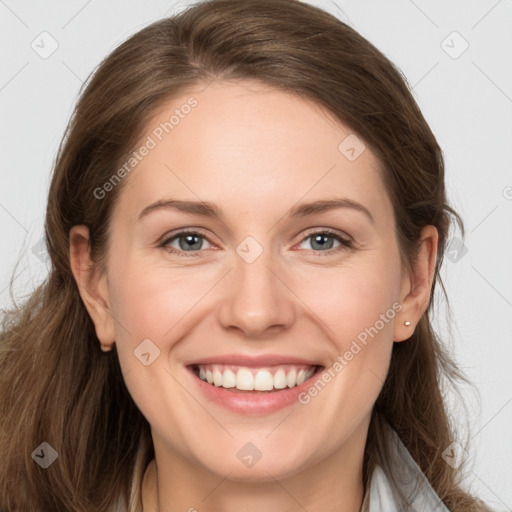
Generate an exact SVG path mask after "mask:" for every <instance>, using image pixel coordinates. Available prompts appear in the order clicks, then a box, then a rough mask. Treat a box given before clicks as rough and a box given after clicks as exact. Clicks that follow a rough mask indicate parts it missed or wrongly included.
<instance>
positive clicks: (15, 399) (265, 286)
mask: <svg viewBox="0 0 512 512" xmlns="http://www.w3.org/2000/svg"><path fill="white" fill-rule="evenodd" d="M450 216H451V217H453V218H454V219H455V220H457V222H459V224H460V225H461V227H462V223H461V220H460V218H459V216H458V215H457V213H456V212H455V211H454V210H453V209H452V208H451V207H450V206H449V205H448V204H447V201H446V196H445V188H444V169H443V159H442V154H441V150H440V148H439V146H438V144H437V142H436V140H435V138H434V136H433V134H432V132H431V131H430V129H429V127H428V126H427V123H426V122H425V120H424V118H423V116H422V114H421V113H420V111H419V109H418V107H417V105H416V103H415V101H414V99H413V98H412V96H411V94H410V92H409V91H408V89H407V86H406V84H405V83H404V81H403V79H402V77H401V75H400V73H399V72H398V71H397V70H396V69H395V68H394V66H393V65H392V64H391V63H390V62H389V61H388V60H387V59H386V58H385V57H384V56H383V55H382V54H381V53H380V52H379V51H378V50H377V49H376V48H374V47H373V46H372V45H371V44H370V43H369V42H368V41H366V40H365V39H364V38H362V37H361V36H360V35H359V34H357V33H356V32H355V31H354V30H353V29H351V28H350V27H348V26H347V25H345V24H344V23H342V22H341V21H339V20H337V19H336V18H334V17H333V16H331V15H329V14H327V13H325V12H323V11H321V10H320V9H318V8H315V7H312V6H309V5H305V4H301V3H299V2H296V1H293V0H243V1H233V0H212V1H209V2H204V3H201V4H198V5H196V6H193V7H192V8H189V9H188V10H186V11H185V12H183V13H181V14H179V15H177V16H175V17H172V18H168V19H164V20H161V21H159V22H157V23H154V24H153V25H150V26H149V27H146V28H145V29H143V30H141V31H140V32H139V33H137V34H135V35H134V36H132V37H131V38H130V39H128V40H127V41H126V42H124V43H123V44H122V45H120V46H119V47H118V48H117V49H116V50H115V51H114V52H113V53H112V54H111V55H110V56H108V58H107V59H105V61H104V62H102V64H101V65H100V66H99V68H98V69H97V71H96V72H95V74H94V76H93V77H92V79H91V80H90V82H89V83H88V85H87V87H86V88H85V90H84V91H83V93H82V95H81V98H80V100H79V102H78V104H77V107H76V111H75V114H74V116H73V118H72V120H71V122H70V125H69V127H68V130H67V132H66V136H65V138H64V140H63V143H62V145H61V147H60V149H59V154H58V158H57V162H56V165H55V171H54V175H53V179H52V184H51V188H50V193H49V198H48V207H47V217H46V239H47V245H48V251H49V255H50V257H51V263H52V268H51V271H50V275H49V276H48V279H47V280H46V282H45V283H43V284H42V285H41V286H40V287H39V288H38V289H37V290H36V291H35V292H34V294H33V295H32V296H31V297H30V299H29V300H28V301H27V303H26V304H25V305H24V306H23V308H21V309H20V310H19V311H15V312H12V313H11V314H10V315H9V316H6V317H5V319H4V325H3V332H2V336H1V347H2V351H1V356H0V357H1V360H0V361H1V368H2V379H1V383H0V406H1V408H2V411H5V415H4V417H3V419H2V422H1V441H0V442H1V445H0V447H1V449H2V452H3V457H4V464H3V466H2V473H1V474H0V508H1V509H2V510H7V511H11V510H16V511H18V510H52V511H55V510H59V511H61V510H72V511H91V510H98V511H112V510H117V511H121V510H122V511H124V510H129V511H130V512H135V511H144V512H151V511H156V510H159V511H163V510H165V511H172V512H173V511H177V510H189V511H193V510H198V511H201V510H208V511H217V510H218V511H220V510H222V511H234V510H240V509H241V510H244V511H256V510H258V511H259V510H267V511H278V510H279V511H282V510H309V511H316V510H344V511H360V510H362V511H370V512H375V511H377V510H386V511H391V512H392V511H394V510H396V511H398V510H414V511H418V512H419V511H427V510H428V511H431V510H436V511H446V510H450V511H457V512H458V511H485V510H488V509H487V508H486V506H485V505H484V504H483V503H481V502H480V501H479V500H477V499H475V498H473V497H471V496H470V495H469V494H467V493H466V492H465V491H464V490H463V489H462V488H461V487H460V486H459V484H458V481H459V476H460V470H461V465H460V461H455V459H456V457H455V456H454V455H453V453H454V450H455V448H456V446H457V445H456V444H454V443H455V438H454V433H453V431H452V426H451V425H450V423H449V420H448V412H447V409H446V406H445V403H444V401H443V395H442V393H441V388H440V386H441V384H442V382H443V379H444V378H446V377H447V378H449V379H453V378H455V377H461V375H460V374H459V372H458V370H457V368H456V366H455V365H454V363H453V362H452V361H451V360H450V359H449V357H448V355H447V354H446V353H445V352H444V350H443V347H442V344H441V342H440V341H439V340H438V339H437V337H436V335H435V333H434V332H433V330H432V327H431V323H430V319H429V313H430V312H431V311H432V308H433V305H434V302H433V291H434V289H435V285H436V283H437V281H438V280H439V279H440V278H439V268H440V265H441V263H442V259H443V253H444V246H445V241H446V237H447V233H448V229H449V226H450V221H451V217H450ZM447 450H448V452H447ZM447 453H448V455H447Z"/></svg>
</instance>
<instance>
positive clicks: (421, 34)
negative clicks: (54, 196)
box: [0, 0, 512, 511]
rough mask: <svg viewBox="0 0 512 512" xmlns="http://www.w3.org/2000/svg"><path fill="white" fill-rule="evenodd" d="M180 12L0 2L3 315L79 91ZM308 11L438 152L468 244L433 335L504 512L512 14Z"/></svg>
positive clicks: (475, 7) (29, 263)
mask: <svg viewBox="0 0 512 512" xmlns="http://www.w3.org/2000/svg"><path fill="white" fill-rule="evenodd" d="M187 3H188V2H186V1H182V2H179V3H178V2H172V1H164V0H151V1H145V2H137V1H135V0H131V1H126V0H124V1H121V0H112V1H109V2H108V3H107V2H100V1H99V0H89V1H68V0H66V1H64V0H61V1H57V0H52V1H50V2H36V1H35V0H30V1H25V2H15V1H14V0H0V51H1V57H0V59H1V67H0V109H1V110H0V119H1V122H0V158H1V164H0V184H1V185H0V187H1V188H0V229H1V245H0V265H1V269H2V270H1V273H0V302H1V305H2V307H5V306H6V305H7V304H8V301H9V289H8V285H9V281H10V278H11V275H12V273H13V272H14V270H15V264H16V263H17V262H18V266H17V267H16V275H17V276H18V277H17V279H16V281H15V286H14V291H15V293H16V294H17V296H18V298H21V296H23V294H28V293H29V292H30V290H31V287H32V286H34V285H36V284H37V283H38V282H39V281H40V280H41V279H42V278H43V277H44V276H45V274H46V272H47V267H46V264H45V262H44V253H43V254H42V255H41V254H39V255H38V251H37V247H38V245H37V244H38V242H39V241H40V240H41V237H42V234H43V221H44V210H45V206H46V196H47V191H48V185H49V176H50V171H51V168H52V165H53V162H54V159H55V155H56V152H57V147H58V144H59V142H60V139H61V137H62V134H63V131H64V128H65V125H66V123H67V121H68V119H69V116H70V115H71V112H72V108H73V105H74V103H75V101H76V99H77V95H78V92H79V88H80V86H81V85H82V82H83V81H84V80H85V79H86V77H87V76H88V75H89V73H90V72H91V71H92V70H93V69H94V68H95V67H96V65H98V64H99V62H100V61H101V60H102V59H103V58H104V57H105V56H106V55H107V54H108V53H109V52H110V51H111V50H113V49H114V48H115V47H116V46H117V45H118V44H119V43H120V42H121V41H123V40H124V39H126V38H127V37H128V36H130V35H131V34H133V33H134V32H136V31H137V30H139V29H141V28H142V27H144V26H145V25H147V24H149V23H151V22H153V21H155V20H157V19H159V18H161V17H164V16H166V15H170V14H172V13H173V12H175V11H177V10H181V9H182V8H183V7H184V6H185V5H187ZM311 3H314V4H315V5H319V6H321V7H323V8H325V9H326V10H328V11H330V12H332V13H333V14H335V15H336V16H338V17H339V18H340V19H342V20H343V21H345V22H347V23H348V24H349V25H351V26H352V27H354V28H355V29H356V30H358V31H359V32H360V33H361V34H362V35H363V36H365V37H366V38H368V39H369V40H370V41H371V42H372V43H374V44H375V45H376V46H377V47H378V48H379V49H380V50H381V51H383V52H384V53H385V54H386V55H387V56H388V57H389V58H390V59H391V60H392V61H393V62H394V63H395V64H396V65H397V66H398V67H399V68H400V69H401V70H402V71H403V73H404V74H405V75H406V77H407V78H408V81H409V83H410V85H411V87H413V91H414V94H415V97H416V99H417V101H418V103H419V105H420V107H421V108H422V111H423V113H424V115H425V117H426V119H427V121H428V122H429V123H430V125H431V127H432V129H433V131H434V133H435V135H436V137H437V138H438V141H439V143H440V145H441V146H442V148H443V150H444V153H445V158H446V169H447V178H446V179H447V185H448V192H449V198H450V201H451V204H452V205H453V206H454V207H455V208H456V209H457V210H458V211H459V212H460V213H461V215H462V216H463V219H464V221H465V225H466V228H467V235H466V239H465V241H464V243H465V247H463V248H462V249H461V245H460V243H459V242H457V240H455V241H454V242H453V245H452V246H451V250H450V251H449V253H448V257H447V258H446V262H445V266H444V269H443V276H444V279H445V284H446V286H447V291H448V294H449V299H450V301H451V306H452V311H453V318H452V320H451V321H450V320H447V319H446V318H445V314H444V312H445V306H444V303H443V302H442V303H441V307H440V314H439V317H437V318H436V324H437V327H438V330H439V332H440V335H441V337H442V338H447V337H448V336H449V335H450V330H451V331H452V335H453V340H452V342H447V343H448V344H449V345H450V346H453V350H454V352H455V354H456V357H457V360H458V362H459V363H460V366H461V368H462V369H463V370H464V371H465V372H466V374H467V375H468V377H469V378H470V380H471V381H472V382H473V383H474V385H475V388H474V389H473V388H464V389H463V394H464V397H465V399H466V401H467V403H468V407H469V411H470V418H471V428H470V434H471V439H472V441H471V444H470V453H469V454H468V456H469V458H470V459H471V462H472V464H471V466H470V471H469V472H468V475H467V477H466V479H465V484H466V486H469V487H470V488H471V489H472V490H473V491H474V492H475V493H477V494H478V495H480V496H481V497H482V498H484V499H485V500H486V501H487V502H488V503H489V504H490V505H492V506H493V507H494V508H495V510H499V511H505V510H507V511H510V510H512V485H511V484H512V441H511V431H512V429H511V426H512V371H511V362H512V336H511V333H510V328H511V318H512V270H511V264H512V258H511V255H512V230H511V227H510V224H511V222H510V221H511V219H512V165H511V163H512V143H511V141H512V121H511V119H512V57H511V54H512V29H511V27H512V2H511V1H510V0H499V1H496V0H481V1H475V0H473V1H468V0H457V1H451V2H446V1H443V0H430V1H426V0H422V1H420V0H415V1H412V0H394V1H388V2H382V1H378V0H363V1H357V2H356V1H342V0H339V1H336V3H334V2H331V1H323V2H322V1H318V0H317V1H315V2H313V1H312V2H311ZM42 32H48V34H50V35H49V36H48V35H44V34H43V35H41V33H42ZM454 32H456V33H455V34H454ZM56 44H58V47H57V48H56V50H55V51H54V52H53V53H52V54H51V55H49V56H48V55H46V54H45V52H47V53H49V52H50V50H52V45H56ZM466 45H468V47H467V49H466V50H465V51H463V50H464V49H465V47H466ZM36 49H37V52H36ZM42 57H46V58H42ZM454 235H455V236H457V234H456V233H454ZM34 246H35V247H36V249H34ZM466 249H467V252H465V250H466ZM449 398H450V401H451V402H453V403H454V404H456V403H458V400H457V398H456V396H455V395H453V394H452V393H450V394H449ZM479 399H480V403H479ZM457 414H458V413H456V415H455V416H456V417H455V421H458V418H459V417H458V415H457ZM461 428H462V427H461Z"/></svg>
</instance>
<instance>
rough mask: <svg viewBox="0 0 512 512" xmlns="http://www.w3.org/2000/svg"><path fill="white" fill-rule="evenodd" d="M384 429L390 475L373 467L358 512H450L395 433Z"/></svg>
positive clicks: (381, 469)
mask: <svg viewBox="0 0 512 512" xmlns="http://www.w3.org/2000/svg"><path fill="white" fill-rule="evenodd" d="M386 428H387V431H386V436H387V442H388V444H389V448H390V453H391V454H392V460H391V461H389V465H387V466H388V467H389V468H390V469H389V470H388V471H389V472H390V473H391V474H386V472H385V471H384V470H383V468H382V467H381V466H380V465H378V464H377V465H376V466H375V469H374V471H373V473H372V477H371V480H370V486H369V490H368V491H367V493H366V496H365V499H364V500H363V506H362V508H361V512H450V511H449V509H448V508H447V507H446V505H444V503H443V502H442V501H441V499H440V498H439V496H438V495H437V494H436V492H435V491H434V489H433V488H432V486H431V485H430V483H429V481H428V480H427V477H426V476H425V475H424V474H423V472H422V471H421V469H420V468H419V466H418V465H417V464H416V462H415V461H414V459H413V458H412V456H411V454H410V453H409V451H408V450H407V448H406V447H405V445H404V444H403V443H402V441H401V440H400V438H399V437H398V435H397V434H396V432H395V431H394V430H393V429H392V428H391V427H390V426H389V425H387V426H386Z"/></svg>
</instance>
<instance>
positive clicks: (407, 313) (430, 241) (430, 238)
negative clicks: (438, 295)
mask: <svg viewBox="0 0 512 512" xmlns="http://www.w3.org/2000/svg"><path fill="white" fill-rule="evenodd" d="M438 241H439V234H438V231H437V229H436V227H435V226H432V225H428V226H424V227H423V229H422V230H421V233H420V240H419V242H418V243H419V244H420V247H419V250H418V256H417V258H416V261H415V262H414V263H413V264H412V267H411V268H410V269H407V270H405V271H404V274H403V277H402V285H401V289H400V297H402V300H401V301H400V303H401V304H402V306H403V309H402V310H401V311H400V314H399V315H397V317H396V322H395V327H394V337H393V340H394V341H405V340H407V339H409V338H410V337H411V336H412V334H413V332H414V328H415V326H416V325H417V324H418V322H419V321H420V318H421V316H422V315H423V313H425V311H426V310H427V308H428V303H429V300H430V293H431V291H432V282H433V280H434V272H435V266H436V261H437V246H438ZM405 321H409V322H411V324H410V325H409V326H407V325H405V324H404V322H405Z"/></svg>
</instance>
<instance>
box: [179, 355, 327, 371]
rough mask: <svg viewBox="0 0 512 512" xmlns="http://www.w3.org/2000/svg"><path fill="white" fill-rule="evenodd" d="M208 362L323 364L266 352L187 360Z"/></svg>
mask: <svg viewBox="0 0 512 512" xmlns="http://www.w3.org/2000/svg"><path fill="white" fill-rule="evenodd" d="M206 364H231V365H233V366H247V367H252V368H260V367H262V366H277V365H280V364H297V365H309V366H321V364H320V363H319V362H318V361H316V360H308V359H303V358H300V357H294V356H286V355H279V354H265V355H260V356H249V355H246V354H225V355H222V356H212V357H203V358H201V359H195V360H193V361H189V362H186V363H185V365H186V366H191V365H206Z"/></svg>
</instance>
